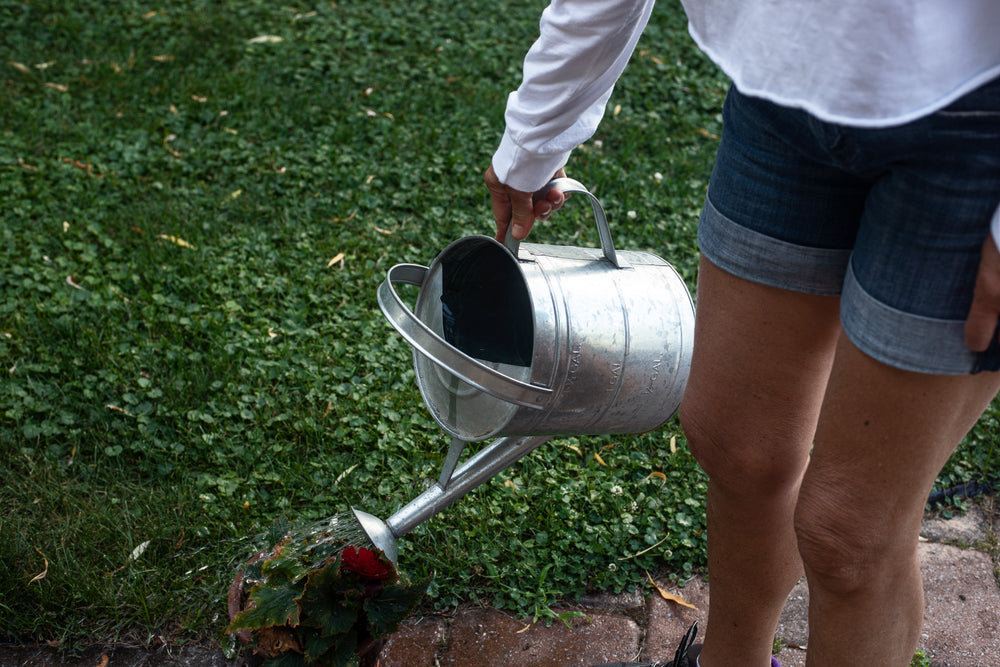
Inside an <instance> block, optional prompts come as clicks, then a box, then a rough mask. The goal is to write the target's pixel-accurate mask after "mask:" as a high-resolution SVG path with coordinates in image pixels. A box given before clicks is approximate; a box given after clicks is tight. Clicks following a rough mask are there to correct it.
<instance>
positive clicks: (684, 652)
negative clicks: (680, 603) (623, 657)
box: [596, 621, 701, 667]
mask: <svg viewBox="0 0 1000 667" xmlns="http://www.w3.org/2000/svg"><path fill="white" fill-rule="evenodd" d="M697 636H698V621H695V622H694V623H692V624H691V627H690V628H688V631H687V632H685V633H684V637H683V638H682V639H681V643H680V646H678V647H677V651H675V652H674V659H673V660H671V661H670V662H608V663H605V664H603V665H597V666H596V667H695V659H696V658H697V657H698V652H699V651H700V650H701V646H700V645H699V646H698V647H697V649H695V647H694V646H692V644H694V639H695V637H697Z"/></svg>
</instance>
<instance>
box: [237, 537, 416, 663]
mask: <svg viewBox="0 0 1000 667" xmlns="http://www.w3.org/2000/svg"><path fill="white" fill-rule="evenodd" d="M286 525H287V524H286ZM270 532H271V534H272V535H279V536H280V537H279V539H277V540H276V541H275V542H274V544H273V545H272V546H271V548H270V549H267V550H265V551H262V552H261V553H259V554H257V555H256V556H255V557H254V558H252V559H251V560H250V561H249V562H248V563H247V564H246V565H245V566H244V567H243V568H242V570H241V571H240V572H239V573H237V575H236V578H235V579H234V581H233V585H232V587H231V588H230V591H229V617H230V623H229V626H228V627H227V628H226V633H228V634H229V635H230V636H231V639H232V641H231V647H232V648H231V650H230V653H231V654H232V655H230V657H231V658H233V657H235V654H236V653H237V652H238V650H239V648H238V647H239V646H240V645H242V648H243V651H244V656H245V657H246V661H247V662H248V663H251V664H252V663H257V664H263V665H264V666H265V667H284V666H292V665H295V666H302V665H316V666H331V667H342V666H348V665H355V664H358V661H359V658H360V656H364V655H365V654H366V653H368V652H371V651H372V650H374V648H375V647H376V646H377V645H378V644H380V642H379V640H380V639H381V638H382V637H385V636H386V635H388V634H390V633H392V632H394V631H395V630H396V628H397V627H398V625H399V623H400V621H402V620H403V619H404V618H406V617H407V616H409V615H410V614H411V613H413V610H414V609H415V608H416V606H417V604H418V603H419V602H420V600H421V598H422V597H423V595H424V593H425V591H426V588H427V582H422V583H419V584H412V583H410V582H409V581H408V580H407V578H406V577H404V576H402V575H401V574H400V573H399V571H398V570H397V569H396V567H395V566H394V565H393V564H392V562H391V561H390V560H389V559H388V558H386V556H385V555H384V554H383V553H382V552H381V551H379V550H378V549H376V548H375V547H373V546H370V545H369V546H358V545H357V544H353V543H350V542H349V541H345V540H344V538H343V536H342V535H338V532H337V531H332V530H331V531H299V532H296V531H288V530H280V529H276V528H275V527H272V530H271V531H270ZM355 541H356V540H355Z"/></svg>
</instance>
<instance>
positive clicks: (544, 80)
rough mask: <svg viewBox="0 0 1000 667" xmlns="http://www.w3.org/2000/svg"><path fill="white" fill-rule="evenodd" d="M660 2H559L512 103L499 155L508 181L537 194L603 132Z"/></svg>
mask: <svg viewBox="0 0 1000 667" xmlns="http://www.w3.org/2000/svg"><path fill="white" fill-rule="evenodd" d="M653 2H654V0H552V4H550V5H549V7H548V8H546V9H545V11H544V12H543V13H542V20H541V24H540V34H539V37H538V40H537V41H536V42H535V43H534V45H532V47H531V49H530V50H529V51H528V54H527V56H526V57H525V59H524V76H523V79H522V82H521V85H520V87H519V88H518V89H517V90H516V91H515V92H513V93H511V94H510V97H509V98H508V100H507V112H506V115H505V119H506V130H505V131H504V135H503V138H502V139H501V141H500V147H499V148H498V149H497V152H496V153H495V154H494V156H493V170H494V171H495V172H496V175H497V177H498V178H499V179H500V181H501V182H502V183H505V184H506V185H509V186H511V187H513V188H515V189H517V190H522V191H525V192H534V191H535V190H538V189H539V188H541V187H542V186H543V185H545V183H546V182H548V180H549V179H550V178H551V177H552V174H554V173H555V172H556V170H558V169H559V168H560V167H562V166H564V165H565V164H566V161H567V160H568V159H569V155H570V152H571V151H572V150H573V149H574V148H576V147H577V146H579V145H580V144H581V143H583V142H585V141H586V140H587V139H589V138H590V137H591V136H593V134H594V132H595V131H596V130H597V126H598V124H599V123H600V121H601V118H602V117H603V116H604V108H605V105H607V102H608V98H609V97H611V92H612V90H614V85H615V82H616V81H617V80H618V77H619V76H620V75H621V73H622V71H623V70H624V69H625V65H626V64H628V61H629V58H630V57H631V55H632V51H633V50H634V49H635V45H636V42H638V41H639V36H640V35H641V34H642V31H643V29H645V27H646V23H647V22H648V21H649V15H650V13H651V12H652V9H653Z"/></svg>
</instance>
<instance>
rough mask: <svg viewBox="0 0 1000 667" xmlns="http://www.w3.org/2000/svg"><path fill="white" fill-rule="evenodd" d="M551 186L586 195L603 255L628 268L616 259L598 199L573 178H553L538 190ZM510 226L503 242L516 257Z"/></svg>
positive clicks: (621, 266)
mask: <svg viewBox="0 0 1000 667" xmlns="http://www.w3.org/2000/svg"><path fill="white" fill-rule="evenodd" d="M553 188H558V189H559V190H562V191H563V192H579V193H581V194H585V195H587V198H588V199H590V207H591V209H593V211H594V222H596V223H597V235H598V237H600V239H601V250H602V251H603V252H604V257H605V258H606V259H607V260H608V261H609V262H611V264H612V265H613V266H614V267H615V268H617V269H622V268H628V264H627V263H624V262H622V261H621V260H619V259H618V253H617V252H616V251H615V244H614V241H612V239H611V227H610V226H609V225H608V217H607V216H606V215H605V214H604V207H602V206H601V202H600V200H599V199H598V198H597V197H596V196H594V194H593V193H592V192H591V191H590V190H588V189H587V188H586V186H585V185H584V184H583V183H581V182H580V181H578V180H576V179H573V178H554V179H552V180H551V181H549V182H548V183H546V184H545V186H544V187H543V188H542V189H541V190H539V192H540V193H544V192H548V191H549V190H551V189H553ZM511 227H513V225H507V234H506V235H505V236H504V241H503V244H504V245H505V246H506V247H507V250H510V254H512V255H514V257H517V251H518V248H519V246H520V241H518V240H517V239H515V238H514V236H513V234H512V233H511Z"/></svg>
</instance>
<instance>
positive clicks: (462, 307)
mask: <svg viewBox="0 0 1000 667" xmlns="http://www.w3.org/2000/svg"><path fill="white" fill-rule="evenodd" d="M441 323H442V328H443V329H444V338H445V340H447V341H448V342H449V343H451V344H452V345H454V346H455V347H456V348H458V349H459V350H461V351H462V352H464V353H465V354H467V355H469V356H470V357H474V358H476V359H479V360H481V361H485V362H492V363H499V364H511V365H514V366H525V367H527V366H531V354H532V347H533V342H534V338H535V333H534V322H533V318H532V307H531V297H530V296H529V294H528V289H527V286H526V285H525V284H524V279H523V277H522V276H521V272H520V270H519V269H518V268H517V261H516V260H514V258H513V257H511V255H510V253H508V252H507V250H505V249H504V248H503V247H501V246H500V245H499V244H492V243H471V244H464V245H461V246H457V247H456V248H455V252H452V253H449V254H446V255H445V256H444V257H442V258H441Z"/></svg>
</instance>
